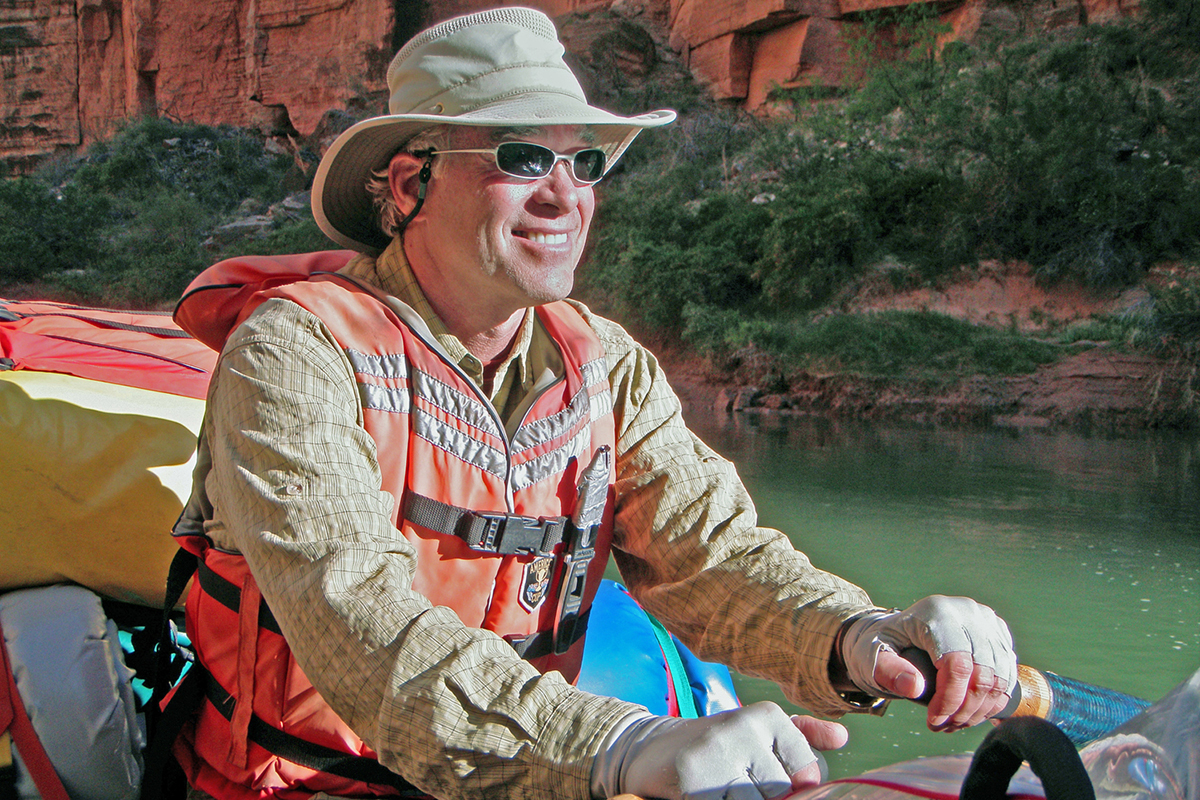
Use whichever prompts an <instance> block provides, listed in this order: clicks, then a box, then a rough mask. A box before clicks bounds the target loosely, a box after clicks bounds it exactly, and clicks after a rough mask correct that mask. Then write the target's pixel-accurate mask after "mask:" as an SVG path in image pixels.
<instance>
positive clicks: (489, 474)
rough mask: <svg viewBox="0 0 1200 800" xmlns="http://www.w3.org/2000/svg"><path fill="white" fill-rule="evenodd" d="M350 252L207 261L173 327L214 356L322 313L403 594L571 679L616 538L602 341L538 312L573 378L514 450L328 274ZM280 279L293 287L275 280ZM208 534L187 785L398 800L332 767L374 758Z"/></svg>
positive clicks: (446, 373)
mask: <svg viewBox="0 0 1200 800" xmlns="http://www.w3.org/2000/svg"><path fill="white" fill-rule="evenodd" d="M346 255H347V254H342V253H338V254H323V255H322V257H319V258H318V257H313V256H309V257H307V260H303V259H302V257H282V258H271V259H263V258H255V259H238V260H235V261H233V262H231V263H223V264H218V265H215V266H214V267H213V268H211V269H210V270H209V271H208V272H206V274H205V275H203V276H202V277H201V278H200V279H198V280H197V282H196V283H194V284H193V286H194V287H196V290H195V291H194V292H189V293H188V294H187V295H185V298H184V300H183V301H181V305H180V309H179V310H178V311H177V314H176V318H177V319H178V320H179V321H180V324H181V325H182V326H183V327H184V328H185V329H187V330H189V332H191V333H193V335H195V336H196V337H197V338H199V339H201V340H203V341H208V342H209V343H210V344H213V343H219V341H221V340H223V339H224V336H225V335H226V334H227V333H228V330H230V329H231V328H230V327H229V325H230V324H231V323H234V322H236V321H237V319H244V318H245V316H246V315H247V314H248V313H249V311H250V309H252V308H254V307H257V305H258V304H260V303H261V302H263V301H264V300H266V299H268V298H272V297H279V298H285V299H288V300H291V301H292V302H295V303H297V304H299V305H300V306H302V307H303V308H306V309H308V310H309V311H311V312H313V313H314V314H315V315H317V316H318V317H319V318H320V319H321V320H322V321H323V322H324V323H325V324H326V325H327V326H328V327H329V329H330V331H331V332H332V333H333V335H334V337H335V338H336V340H337V341H338V343H339V344H340V345H341V346H342V348H343V350H344V352H345V353H346V356H347V358H348V359H349V360H350V363H351V365H352V367H353V369H354V372H355V377H356V381H357V383H358V392H359V396H360V398H361V402H362V407H363V418H364V425H365V428H366V430H367V432H368V433H369V434H370V435H371V436H372V437H373V438H374V440H375V442H376V443H377V445H378V446H377V457H378V460H379V467H380V470H381V473H382V479H383V483H382V487H381V488H383V489H384V490H386V491H388V492H390V493H391V495H392V497H394V498H395V505H394V507H393V509H392V515H393V516H392V518H393V521H394V524H395V525H396V527H397V529H398V533H397V535H403V536H404V537H406V538H407V539H408V540H409V542H410V543H411V544H412V545H413V546H414V547H415V548H416V549H417V552H418V566H417V573H416V575H415V577H414V579H413V588H414V589H416V590H417V591H419V592H421V593H422V594H423V595H425V596H426V597H427V598H428V599H429V600H430V601H431V602H432V603H434V604H435V605H444V606H448V607H450V608H452V609H453V610H454V611H455V612H456V613H457V614H458V615H459V617H460V618H461V619H462V621H463V622H464V623H465V624H467V625H470V626H473V627H479V628H484V629H487V630H491V631H495V632H496V633H498V634H500V635H502V636H504V637H505V638H506V639H508V640H509V641H510V643H512V644H513V645H514V647H515V648H516V649H517V650H518V652H521V653H522V655H523V656H525V657H526V658H528V659H530V661H531V662H532V663H533V664H534V665H535V666H536V667H538V669H540V670H542V671H543V672H545V671H549V670H559V671H561V672H562V673H563V674H564V676H565V677H567V678H568V680H574V679H575V677H576V676H577V674H578V669H579V664H580V661H581V658H582V651H583V638H582V633H583V629H584V628H585V627H586V618H587V613H588V610H589V607H590V604H591V601H592V598H593V596H594V594H595V591H596V588H597V586H598V585H599V582H600V578H601V577H602V574H603V571H604V566H605V563H606V562H607V560H608V550H609V540H610V538H611V527H612V511H611V503H609V502H608V498H609V495H610V494H611V493H612V483H613V466H612V463H611V452H612V447H613V444H614V437H615V428H614V423H613V415H612V399H611V394H610V389H609V386H608V380H607V374H608V370H607V366H606V362H605V359H604V351H603V348H602V346H601V344H600V342H599V340H598V339H597V338H596V336H595V334H594V333H593V332H592V330H591V328H590V327H589V326H588V325H587V323H586V322H585V321H584V320H583V318H582V317H581V316H580V314H579V313H578V312H577V311H576V310H575V309H573V308H572V307H571V306H570V305H568V304H566V303H552V304H549V305H546V306H542V307H540V308H538V309H537V312H536V313H537V315H538V318H539V320H540V321H541V323H542V325H543V326H544V327H545V329H546V330H547V331H548V333H549V334H550V336H551V338H552V339H553V340H554V342H555V343H556V344H557V345H558V347H559V350H560V352H561V355H562V359H563V362H564V364H565V375H564V376H563V377H562V378H561V379H559V380H558V381H557V382H556V383H554V384H553V385H551V386H549V387H547V388H545V390H544V391H542V392H541V393H540V394H539V395H538V396H537V398H536V400H535V401H534V402H533V405H532V407H530V408H529V410H528V411H527V412H526V413H525V415H524V418H523V419H522V421H521V423H520V426H519V427H518V428H517V429H516V431H515V432H514V434H513V435H512V436H511V437H510V436H509V435H507V434H506V433H505V429H504V426H503V423H502V421H501V420H500V417H499V415H498V413H497V412H496V411H495V409H494V408H493V407H492V405H491V403H490V402H489V401H488V399H487V398H486V397H485V396H484V395H483V394H482V393H481V392H480V391H479V389H478V388H477V387H476V385H475V384H474V383H473V382H472V381H471V380H470V379H469V378H468V377H467V376H466V375H464V374H463V373H462V372H461V371H460V370H459V369H458V367H457V366H456V365H454V364H451V363H449V362H448V360H447V359H446V358H444V356H442V355H441V354H440V348H438V347H437V346H436V345H432V344H431V343H429V342H427V341H425V340H424V339H423V338H422V336H421V334H419V333H418V332H417V328H416V327H414V326H412V325H410V324H409V323H408V322H406V321H405V320H404V319H403V318H402V316H401V314H403V313H404V312H403V309H401V313H400V314H398V313H397V311H396V310H395V308H394V307H393V306H390V305H389V304H388V303H386V302H384V301H383V299H382V298H381V297H380V296H378V295H377V291H376V290H374V289H372V288H370V287H367V286H362V285H359V284H357V283H356V282H354V281H353V280H351V279H349V278H346V277H343V276H339V275H333V274H329V273H326V272H323V270H328V269H331V268H332V269H336V268H338V266H339V264H338V262H339V261H342V262H343V263H344V261H345V258H346ZM248 264H250V268H248V267H247V265H248ZM247 271H249V272H251V273H253V272H255V271H259V272H262V273H263V274H262V275H261V276H260V277H259V279H258V280H259V283H260V284H265V285H268V286H271V287H273V288H268V289H265V290H262V291H259V292H257V293H253V294H252V296H251V297H250V299H249V302H248V303H247V304H246V307H245V308H243V309H242V310H241V311H240V312H239V313H237V314H236V315H235V314H232V313H230V307H229V305H228V303H226V302H225V300H226V299H227V297H222V296H221V295H229V294H230V293H232V295H233V296H236V298H237V303H239V304H240V303H241V302H242V301H243V300H244V299H245V297H246V294H247V293H246V292H245V290H244V288H243V287H241V286H239V285H237V284H244V283H246V281H247V277H246V274H245V273H247ZM289 271H290V273H291V279H292V280H293V281H295V282H292V283H287V282H286V281H285V280H284V279H283V278H282V277H281V276H283V275H287V274H288V273H289ZM310 271H312V272H314V274H312V275H308V274H306V273H308V272H310ZM297 273H299V274H297ZM231 275H235V276H237V278H236V279H235V280H230V279H229V277H230V276H231ZM297 278H299V279H301V280H296V279H297ZM281 283H283V284H284V285H280V284H281ZM214 291H215V292H216V293H217V294H216V296H212V297H210V293H211V292H214ZM210 299H211V300H212V302H208V301H209V300H210ZM205 308H209V309H211V310H212V313H211V314H206V313H205ZM417 327H420V326H417ZM222 329H224V332H222ZM418 465H419V468H410V467H415V466H418ZM200 522H201V521H199V520H189V519H187V518H186V515H185V518H184V519H181V522H180V525H178V526H177V529H176V535H177V536H179V537H180V538H181V543H182V544H183V546H184V547H186V548H187V549H189V550H192V551H193V552H195V553H197V554H198V555H199V556H200V569H199V580H197V581H195V582H194V583H193V587H192V589H191V592H190V595H189V597H188V600H187V631H188V635H189V637H190V638H191V640H192V643H193V645H194V646H195V648H196V651H197V654H198V657H199V660H200V663H201V664H202V665H203V666H204V668H205V669H206V670H207V671H208V673H209V675H210V678H209V689H208V691H207V697H208V701H207V702H205V703H203V704H202V706H201V710H200V712H199V716H198V717H197V719H196V721H195V723H194V725H191V726H187V727H185V729H184V731H183V733H182V735H181V739H180V742H179V743H178V744H177V746H176V756H177V757H178V758H179V760H180V763H181V764H182V765H183V767H184V771H185V772H186V773H187V776H188V779H189V781H190V782H191V783H192V785H193V786H195V787H197V788H199V789H202V790H204V791H207V792H208V793H209V794H211V795H213V796H214V797H220V798H223V800H224V799H225V798H265V797H278V798H284V800H291V798H297V800H298V799H299V798H301V797H308V796H310V795H311V794H312V793H314V792H317V791H324V792H327V793H329V794H331V795H335V796H343V797H347V796H348V797H353V796H380V795H384V796H386V795H395V794H398V793H400V794H403V793H404V788H403V785H402V782H401V783H400V785H397V783H395V782H393V783H392V784H391V785H388V784H387V782H386V781H384V780H379V777H380V775H379V773H372V772H370V771H368V772H366V773H363V772H359V771H355V770H350V771H347V770H344V769H341V768H339V767H337V766H336V763H337V762H338V757H339V756H345V755H350V756H360V757H363V758H362V759H358V760H359V761H365V760H367V759H372V758H373V757H374V753H373V752H372V751H371V750H370V749H369V748H367V747H366V745H365V744H364V743H363V742H362V740H361V739H359V737H358V736H356V735H355V734H354V732H353V731H351V730H350V729H349V727H348V726H346V724H345V723H344V722H342V720H341V719H339V718H338V717H337V716H336V715H335V714H334V712H333V710H332V709H330V708H329V706H328V705H327V704H326V703H325V701H324V700H323V699H322V698H321V697H320V695H319V694H318V693H317V691H316V690H315V689H314V688H313V687H312V685H311V684H310V683H309V681H308V679H307V678H306V677H305V676H304V673H303V672H302V671H301V670H300V668H299V666H298V665H297V664H296V663H295V661H294V659H293V657H292V655H291V651H290V650H289V648H288V645H287V642H286V641H285V640H284V638H283V636H282V634H281V633H280V632H279V628H278V627H277V626H276V625H275V623H274V620H273V619H272V618H271V615H270V610H269V609H268V608H267V607H266V604H265V603H263V602H262V600H261V595H260V594H259V592H258V589H257V587H256V585H255V583H254V580H253V578H252V577H251V575H250V571H249V569H248V567H247V565H246V562H245V559H244V558H242V557H241V556H240V555H237V554H232V553H228V552H221V551H218V550H217V549H215V548H212V547H210V546H209V542H208V540H207V539H206V538H205V537H204V536H203V534H202V533H201V531H200V528H199V527H198V525H199V523H200ZM246 698H252V699H251V700H250V701H249V702H247V701H246V700H245V699H246ZM280 734H282V735H283V736H284V737H287V738H290V739H292V740H300V741H303V742H307V743H309V744H310V745H312V747H311V748H310V752H315V753H316V756H314V757H312V758H307V757H306V758H304V759H301V760H302V761H307V762H308V763H307V765H302V764H299V763H295V761H294V760H292V759H289V758H284V757H281V756H280V755H278V749H277V748H276V749H275V752H272V749H273V748H272V744H271V742H272V741H273V740H275V739H277V738H279V735H280ZM317 756H320V757H317ZM322 758H324V759H325V760H322ZM343 760H344V759H343ZM351 760H352V761H353V760H354V759H351ZM331 765H334V766H331ZM375 766H377V767H378V764H375ZM380 769H381V768H380ZM385 772H386V771H385ZM385 777H386V776H385Z"/></svg>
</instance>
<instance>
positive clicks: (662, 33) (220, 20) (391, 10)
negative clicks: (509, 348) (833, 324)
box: [0, 0, 1140, 172]
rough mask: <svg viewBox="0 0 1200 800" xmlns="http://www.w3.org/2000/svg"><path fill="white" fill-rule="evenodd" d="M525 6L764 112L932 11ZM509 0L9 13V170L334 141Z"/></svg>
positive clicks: (1044, 23) (305, 1) (253, 0)
mask: <svg viewBox="0 0 1200 800" xmlns="http://www.w3.org/2000/svg"><path fill="white" fill-rule="evenodd" d="M523 1H524V2H525V3H527V4H529V5H532V6H535V7H538V8H541V9H542V10H544V11H546V12H547V13H548V14H550V15H551V16H554V17H557V18H560V19H563V18H566V17H569V26H568V27H564V32H565V34H567V35H564V37H563V38H564V40H565V41H566V44H567V47H568V51H569V57H571V58H572V59H574V63H586V64H588V65H591V66H592V67H594V68H595V69H597V70H600V71H602V72H603V71H607V72H610V73H611V72H614V71H615V72H620V73H622V77H621V80H626V79H628V78H630V77H632V79H635V80H636V79H637V78H638V76H639V75H645V74H646V73H647V72H648V71H649V70H651V69H652V68H653V67H654V65H655V63H656V61H657V60H658V59H659V58H660V57H661V55H663V54H669V55H671V56H672V58H675V59H677V60H678V61H679V62H680V63H682V64H683V65H684V66H685V67H686V68H688V69H689V70H690V71H691V73H692V74H693V75H695V76H696V77H698V78H700V79H701V80H702V81H703V82H705V83H706V84H707V86H708V87H709V90H710V91H711V93H712V94H713V95H714V96H715V97H717V98H720V99H723V100H727V101H729V102H731V103H735V104H739V105H742V106H744V107H745V108H747V109H748V110H751V111H755V112H762V111H766V110H769V108H770V104H771V101H770V92H771V90H772V88H773V87H775V86H780V87H785V88H787V87H795V86H802V85H808V84H814V83H819V84H822V85H826V86H828V85H837V84H838V83H840V82H841V81H842V80H843V70H844V67H845V62H846V48H845V38H846V37H845V34H846V31H847V26H850V25H853V24H854V23H853V21H852V20H853V19H854V15H856V14H859V13H860V12H863V11H868V10H872V9H879V8H885V7H889V6H898V5H906V4H908V3H910V2H914V1H915V2H926V1H927V0H523ZM511 2H513V0H201V1H200V2H196V1H195V0H191V1H190V2H189V1H187V0H4V2H0V98H2V101H3V105H2V107H0V112H2V115H3V121H2V122H0V161H3V162H4V163H5V164H6V165H7V166H8V167H9V169H10V170H13V171H16V172H21V171H25V170H27V169H29V168H31V167H32V166H33V165H35V164H36V163H38V162H39V161H41V160H44V159H45V158H47V157H48V156H51V155H53V154H55V153H58V152H63V151H67V152H70V151H74V150H76V149H78V148H79V147H80V146H82V145H86V144H88V143H89V142H91V141H94V140H96V139H100V138H103V137H106V136H108V135H110V134H111V133H112V132H113V130H114V129H115V127H116V126H117V125H118V124H119V123H120V122H121V121H123V120H125V119H127V118H129V117H133V116H137V115H143V114H156V115H166V116H169V117H171V118H175V119H180V120H185V121H189V122H199V123H207V124H217V123H227V124H231V125H238V126H254V127H257V128H259V129H261V130H262V131H263V132H264V133H265V134H267V135H268V136H276V137H279V138H280V139H281V140H283V141H286V140H287V138H289V137H290V138H292V139H293V140H295V139H298V138H305V137H310V136H313V135H314V134H315V135H316V136H315V138H316V139H317V140H319V142H320V143H327V142H328V141H329V140H330V138H331V135H332V134H336V132H337V130H339V129H341V128H344V127H345V124H348V122H347V120H344V119H340V120H334V119H333V118H331V117H330V116H329V113H328V112H331V110H334V113H335V116H336V114H337V113H344V112H338V111H336V110H341V109H349V110H350V114H349V115H348V117H349V118H350V120H349V121H352V119H353V117H354V116H355V115H356V114H357V115H365V114H366V113H380V112H382V111H383V109H384V108H385V103H386V86H385V75H386V70H387V65H388V62H389V61H390V60H391V56H392V54H393V53H394V52H395V50H396V49H397V47H398V46H399V44H400V43H402V42H403V41H404V40H405V39H407V38H408V37H409V36H411V35H412V34H414V33H416V32H417V31H419V30H421V29H422V28H423V27H425V26H426V25H428V24H430V23H432V22H435V21H437V20H441V19H446V18H449V17H451V16H454V15H456V14H460V13H465V12H469V11H475V10H479V9H481V8H486V7H489V6H493V5H497V4H506V3H511ZM1138 2H1140V0H1035V2H1033V3H1032V4H1029V3H1026V4H1022V5H1021V6H1020V8H1021V9H1022V13H1023V14H1024V15H1025V17H1027V19H1026V18H1022V19H1016V18H1015V17H1014V18H1013V20H1012V22H1013V23H1014V24H1018V25H1019V24H1032V25H1036V26H1041V27H1058V26H1062V25H1073V24H1080V23H1082V22H1102V21H1107V20H1112V19H1114V18H1116V17H1120V16H1128V15H1131V14H1133V13H1135V12H1136V11H1137V3H1138ZM938 8H939V13H940V14H941V16H942V19H943V20H944V21H945V22H947V23H949V25H950V27H951V29H952V31H953V33H952V34H951V35H950V38H959V39H970V38H972V37H973V36H974V35H976V34H977V33H978V32H979V31H980V30H981V29H987V28H988V27H989V26H993V27H994V26H1002V25H1003V24H1004V22H1005V19H1006V17H1005V14H1008V15H1009V16H1013V14H1014V12H1012V11H1010V10H1008V9H1006V8H991V7H990V4H989V0H958V1H957V2H951V3H946V2H939V3H938ZM601 11H604V12H612V13H605V14H597V13H596V12H601ZM614 20H615V22H614ZM650 32H652V33H653V36H651V33H650ZM660 45H661V46H660ZM669 50H673V51H674V54H670V53H669ZM660 51H661V52H660ZM676 54H677V55H676ZM610 77H611V76H610ZM610 82H611V81H610ZM601 102H603V101H602V100H601ZM333 123H337V124H336V125H334V124H333Z"/></svg>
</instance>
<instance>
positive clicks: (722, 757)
mask: <svg viewBox="0 0 1200 800" xmlns="http://www.w3.org/2000/svg"><path fill="white" fill-rule="evenodd" d="M801 726H803V727H804V728H805V729H807V730H808V731H809V733H810V735H812V736H813V738H814V740H815V741H814V744H816V745H818V746H820V747H823V748H836V747H841V746H842V744H844V743H845V741H846V731H845V728H843V727H842V726H841V725H838V724H837V723H835V722H826V721H822V720H816V719H812V718H811V717H789V716H788V715H787V713H786V712H784V710H783V709H781V708H780V707H779V706H777V705H775V704H774V703H768V702H763V703H755V704H753V705H749V706H745V707H743V708H737V709H734V710H732V711H725V712H722V713H720V714H714V715H713V716H710V717H701V718H700V719H677V718H674V717H658V716H654V715H646V716H635V717H631V718H627V719H626V720H625V721H624V722H623V724H620V725H618V726H617V728H615V729H614V730H613V732H612V733H610V734H609V736H608V738H607V739H606V740H605V743H604V747H603V748H602V750H601V752H600V754H599V755H598V756H597V757H596V761H595V762H594V764H593V766H592V795H593V796H594V797H613V796H615V795H618V794H621V793H623V792H628V793H631V794H635V795H638V796H640V797H654V798H661V800H723V799H725V800H763V798H772V797H779V796H782V795H785V794H788V793H790V792H791V791H792V790H793V788H801V787H803V786H807V785H810V784H816V783H818V782H819V781H820V780H821V776H820V775H819V774H818V772H817V770H816V768H815V767H816V764H817V756H816V754H815V753H814V752H813V750H812V748H811V747H809V743H808V740H807V739H806V738H805V734H804V733H802V732H801Z"/></svg>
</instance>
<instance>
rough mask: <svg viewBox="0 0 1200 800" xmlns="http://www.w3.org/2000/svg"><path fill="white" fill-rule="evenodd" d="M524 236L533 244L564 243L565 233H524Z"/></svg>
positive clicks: (565, 241) (565, 239)
mask: <svg viewBox="0 0 1200 800" xmlns="http://www.w3.org/2000/svg"><path fill="white" fill-rule="evenodd" d="M525 238H526V239H528V240H529V241H531V242H534V243H535V244H566V243H567V234H565V233H526V234H525Z"/></svg>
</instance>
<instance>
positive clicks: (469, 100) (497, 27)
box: [388, 7, 587, 121]
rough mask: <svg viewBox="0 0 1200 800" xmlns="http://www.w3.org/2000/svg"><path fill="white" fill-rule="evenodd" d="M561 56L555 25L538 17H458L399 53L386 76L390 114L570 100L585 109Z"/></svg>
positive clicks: (495, 13) (507, 11) (519, 13)
mask: <svg viewBox="0 0 1200 800" xmlns="http://www.w3.org/2000/svg"><path fill="white" fill-rule="evenodd" d="M563 52H564V51H563V46H562V44H561V43H560V42H559V41H558V32H557V31H556V30H555V28H554V23H553V22H551V20H550V18H549V17H547V16H546V15H545V14H543V13H542V12H540V11H536V10H534V9H530V8H519V7H518V8H513V7H510V8H498V9H492V10H489V11H482V12H479V13H477V14H469V15H466V16H463V17H457V18H455V19H452V20H448V21H446V22H443V23H441V24H439V25H435V26H434V27H432V28H430V29H429V30H427V31H425V32H424V33H421V34H418V35H417V36H416V37H415V38H413V39H412V40H410V41H409V42H408V43H407V44H405V45H404V47H402V48H401V49H400V51H399V52H398V53H396V57H395V58H394V59H392V63H391V66H390V67H389V68H388V88H389V90H390V92H391V97H390V99H389V102H388V109H389V111H390V112H391V113H392V114H437V115H444V116H447V117H454V116H458V115H461V114H463V113H466V112H469V111H471V110H473V109H475V108H479V107H480V106H484V105H487V104H489V103H495V102H496V101H498V100H501V99H503V98H505V97H511V96H516V95H520V94H530V93H536V94H565V95H568V96H569V97H571V98H573V99H575V100H578V101H582V102H585V103H586V102H587V100H586V98H585V97H584V93H583V88H582V87H581V86H580V85H579V81H578V80H577V79H576V78H575V76H574V74H573V73H572V72H571V70H570V69H569V68H568V67H567V64H566V62H565V61H564V60H563ZM447 121H450V120H447Z"/></svg>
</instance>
